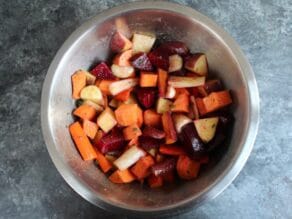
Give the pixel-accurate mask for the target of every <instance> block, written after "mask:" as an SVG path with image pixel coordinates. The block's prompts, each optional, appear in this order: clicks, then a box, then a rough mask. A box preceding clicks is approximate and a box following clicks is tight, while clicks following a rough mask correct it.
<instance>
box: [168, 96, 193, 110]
mask: <svg viewBox="0 0 292 219" xmlns="http://www.w3.org/2000/svg"><path fill="white" fill-rule="evenodd" d="M189 104H190V101H189V95H188V94H185V93H182V94H179V95H178V96H177V98H176V100H175V101H174V103H173V104H172V106H171V111H172V112H181V113H188V112H189Z"/></svg>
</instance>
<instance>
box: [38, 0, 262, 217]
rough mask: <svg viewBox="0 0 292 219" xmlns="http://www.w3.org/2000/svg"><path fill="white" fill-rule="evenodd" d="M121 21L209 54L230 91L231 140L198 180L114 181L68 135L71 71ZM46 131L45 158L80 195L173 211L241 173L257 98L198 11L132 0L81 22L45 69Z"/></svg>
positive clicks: (112, 204) (239, 57)
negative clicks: (161, 183)
mask: <svg viewBox="0 0 292 219" xmlns="http://www.w3.org/2000/svg"><path fill="white" fill-rule="evenodd" d="M118 17H122V18H125V19H126V20H127V21H128V23H129V26H130V28H131V30H135V31H146V32H154V33H155V34H156V35H157V38H158V39H165V40H167V39H168V40H180V41H183V42H185V43H187V45H188V46H189V47H190V49H191V50H192V51H201V52H204V53H206V54H207V57H208V62H209V68H210V70H211V72H214V74H215V75H218V77H219V78H220V79H222V80H223V82H224V84H225V86H226V87H227V88H229V89H231V91H232V96H233V98H234V107H233V112H234V116H235V118H236V121H235V124H234V130H233V133H232V136H231V139H230V145H229V147H228V149H227V150H226V152H225V153H224V154H223V156H222V157H221V159H220V161H219V162H218V163H217V164H216V165H214V166H210V167H209V168H207V169H206V170H205V171H204V172H202V173H201V174H200V176H199V178H198V179H197V180H193V181H189V182H185V183H182V184H180V185H173V186H168V187H165V188H161V189H148V188H145V187H142V186H141V185H139V184H131V185H115V184H112V183H110V182H109V181H108V179H107V178H106V177H105V175H104V174H103V173H101V172H100V171H99V169H98V168H96V166H94V164H93V162H84V161H83V160H82V159H81V157H80V155H79V154H78V152H77V150H76V148H75V146H74V144H73V142H72V140H71V137H70V135H69V132H68V125H69V124H70V123H71V122H72V121H73V118H72V116H71V111H72V109H73V107H74V102H73V100H72V99H71V80H70V76H71V74H72V73H73V72H74V71H75V70H77V69H80V68H83V69H88V68H89V67H90V66H91V65H92V64H93V63H96V61H98V60H104V59H106V58H107V57H108V54H109V50H108V47H109V40H110V37H111V35H112V33H113V32H114V31H115V25H114V20H115V19H116V18H118ZM41 121H42V131H43V136H44V139H45V142H46V145H47V148H48V151H49V153H50V156H51V158H52V160H53V162H54V164H55V166H56V167H57V169H58V171H59V172H60V173H61V175H62V176H63V177H64V179H65V180H66V182H67V183H68V184H69V185H70V186H71V187H72V188H73V189H74V190H75V191H76V192H77V193H79V194H80V195H81V196H82V197H83V198H84V199H86V200H88V201H89V202H91V203H93V204H94V205H97V206H99V207H101V208H104V209H107V210H110V211H112V212H116V213H127V214H132V215H133V214H134V215H144V216H145V215H146V216H147V215H148V216H149V215H152V214H171V213H173V212H176V213H177V212H180V211H183V210H185V209H187V208H188V207H191V206H193V207H194V206H198V205H199V204H201V203H202V202H204V201H206V200H209V199H211V198H214V197H215V196H217V195H218V194H219V193H220V192H222V191H223V190H224V189H225V188H226V187H227V186H228V185H229V184H230V183H231V182H232V180H233V179H234V178H235V177H236V176H237V175H238V173H239V172H240V170H241V169H242V167H243V166H244V164H245V162H246V160H247V158H248V156H249V154H250V152H251V150H252V147H253V144H254V141H255V137H256V133H257V128H258V122H259V97H258V89H257V85H256V80H255V77H254V74H253V71H252V69H251V67H250V65H249V63H248V61H247V60H246V58H245V57H244V55H243V53H242V52H241V50H240V48H239V46H238V45H237V44H236V43H235V41H234V40H233V39H232V38H231V37H230V36H229V35H228V34H227V33H226V32H225V31H224V30H222V29H221V28H220V27H218V26H217V25H216V24H215V23H214V22H213V21H211V20H210V19H208V18H207V17H205V16H203V15H202V14H200V13H198V12H197V11H195V10H193V9H191V8H188V7H184V6H181V5H177V4H173V3H168V2H157V1H154V2H149V1H148V2H136V3H129V4H124V5H121V6H118V7H116V8H112V9H110V10H107V11H104V12H102V13H100V14H98V15H97V16H95V17H93V18H91V19H90V20H89V21H87V22H86V23H84V24H83V25H82V26H81V27H79V28H78V29H77V30H76V31H75V32H74V33H73V34H72V35H71V36H70V37H69V38H68V39H67V40H66V42H65V43H64V44H63V46H62V47H61V48H60V50H59V51H58V53H57V54H56V56H55V58H54V60H53V61H52V63H51V65H50V68H49V70H48V73H47V76H46V79H45V82H44V85H43V90H42V103H41Z"/></svg>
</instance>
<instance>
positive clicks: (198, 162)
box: [69, 31, 232, 188]
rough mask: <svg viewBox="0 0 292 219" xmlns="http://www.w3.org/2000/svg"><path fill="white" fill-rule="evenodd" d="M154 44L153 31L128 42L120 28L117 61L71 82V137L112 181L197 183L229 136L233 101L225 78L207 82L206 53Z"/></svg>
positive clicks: (75, 76) (115, 47) (172, 44)
mask: <svg viewBox="0 0 292 219" xmlns="http://www.w3.org/2000/svg"><path fill="white" fill-rule="evenodd" d="M156 44H157V43H156V38H155V36H152V35H150V34H140V33H135V34H133V37H132V40H130V39H128V38H127V37H126V36H125V35H124V34H122V33H121V32H119V31H117V32H116V33H115V34H114V35H113V37H112V40H111V42H110V48H111V50H112V52H113V53H114V58H113V60H111V62H100V63H98V64H97V65H96V66H95V67H94V68H93V69H91V70H90V71H86V70H78V71H76V72H75V73H74V74H73V75H72V77H71V80H72V97H73V99H74V100H76V106H77V107H76V109H74V111H73V115H74V116H75V118H76V121H75V122H74V123H73V124H71V125H70V127H69V131H70V134H71V136H72V139H73V141H74V142H75V145H76V147H77V149H78V151H79V153H80V155H81V157H82V158H83V160H85V161H88V160H95V161H96V163H97V164H98V166H99V168H100V169H101V171H103V172H104V173H107V175H108V176H109V180H110V181H111V182H113V183H130V182H133V181H140V182H147V183H148V185H149V186H150V187H151V188H155V187H160V186H162V185H164V184H166V183H172V182H174V181H175V180H176V179H182V180H191V179H195V178H196V177H197V176H198V174H199V171H200V167H201V166H202V165H206V164H207V163H208V162H209V159H211V156H209V155H210V153H212V151H214V150H215V149H216V148H218V146H220V145H222V143H223V141H224V140H225V138H226V136H227V133H226V130H227V129H226V127H227V125H229V124H230V123H231V118H232V116H231V115H230V113H229V111H228V106H229V105H230V104H231V103H232V99H231V96H230V93H229V91H228V90H224V88H223V86H222V84H221V82H220V80H218V79H212V80H208V79H207V75H208V64H207V56H206V55H205V54H203V53H196V54H193V53H191V52H190V50H189V49H188V47H187V46H186V44H185V43H183V42H178V41H171V42H164V43H162V44H160V45H156Z"/></svg>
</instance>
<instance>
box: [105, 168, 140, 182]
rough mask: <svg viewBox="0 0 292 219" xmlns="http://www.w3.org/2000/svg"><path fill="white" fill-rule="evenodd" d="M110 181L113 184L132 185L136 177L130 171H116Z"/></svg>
mask: <svg viewBox="0 0 292 219" xmlns="http://www.w3.org/2000/svg"><path fill="white" fill-rule="evenodd" d="M109 180H110V181H111V182H113V183H130V182H133V181H134V180H135V177H134V175H133V174H132V173H131V172H130V171H129V170H128V169H125V170H116V171H115V172H114V173H113V174H112V175H110V177H109Z"/></svg>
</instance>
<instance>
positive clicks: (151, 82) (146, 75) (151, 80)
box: [140, 72, 158, 87]
mask: <svg viewBox="0 0 292 219" xmlns="http://www.w3.org/2000/svg"><path fill="white" fill-rule="evenodd" d="M157 79H158V75H157V74H154V73H151V72H141V73H140V86H141V87H156V84H157Z"/></svg>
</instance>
